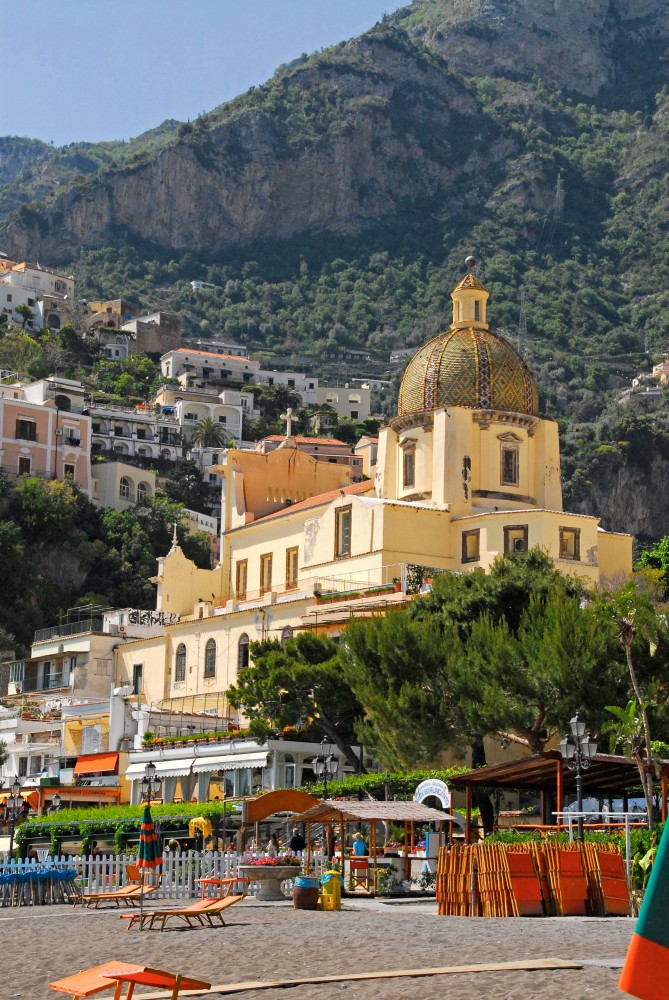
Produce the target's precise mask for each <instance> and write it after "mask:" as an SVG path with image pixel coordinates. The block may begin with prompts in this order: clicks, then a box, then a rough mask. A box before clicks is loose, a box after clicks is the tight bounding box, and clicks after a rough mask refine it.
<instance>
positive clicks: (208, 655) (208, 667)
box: [204, 639, 216, 677]
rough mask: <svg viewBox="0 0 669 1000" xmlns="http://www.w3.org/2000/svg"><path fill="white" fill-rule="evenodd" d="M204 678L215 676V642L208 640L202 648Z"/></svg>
mask: <svg viewBox="0 0 669 1000" xmlns="http://www.w3.org/2000/svg"><path fill="white" fill-rule="evenodd" d="M204 676H205V677H215V676H216V642H215V641H214V640H213V639H208V640H207V645H206V646H205V647H204Z"/></svg>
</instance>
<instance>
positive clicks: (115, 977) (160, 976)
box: [49, 962, 211, 1000]
mask: <svg viewBox="0 0 669 1000" xmlns="http://www.w3.org/2000/svg"><path fill="white" fill-rule="evenodd" d="M124 983H127V984H128V989H127V991H126V994H125V1000H131V997H132V995H133V992H134V989H135V986H137V985H138V984H139V985H144V986H155V987H158V988H159V989H168V990H172V1000H176V998H177V997H178V996H179V993H180V992H181V990H208V989H210V988H211V983H205V982H204V981H203V980H201V979H193V978H192V977H190V976H183V975H181V973H178V972H164V971H163V970H162V969H150V968H148V967H147V966H144V965H130V964H129V963H128V962H105V964H104V965H96V966H95V967H94V968H92V969H85V970H84V971H83V972H76V973H75V974H74V975H73V976H66V978H65V979H58V980H57V981H56V982H55V983H50V984H49V985H50V986H51V989H52V990H58V991H59V992H60V993H68V994H69V996H70V997H71V998H72V1000H79V998H81V997H90V996H94V994H96V993H103V992H104V991H105V990H111V989H113V990H114V1000H121V991H122V989H123V984H124Z"/></svg>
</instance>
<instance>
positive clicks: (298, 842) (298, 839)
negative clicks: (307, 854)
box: [288, 826, 307, 854]
mask: <svg viewBox="0 0 669 1000" xmlns="http://www.w3.org/2000/svg"><path fill="white" fill-rule="evenodd" d="M306 846H307V842H306V840H305V839H304V837H303V836H302V834H301V833H300V831H299V830H298V828H297V827H296V826H295V827H293V833H292V835H291V838H290V840H289V841H288V847H289V848H290V851H291V853H292V854H297V852H298V851H303V850H304V849H305V847H306Z"/></svg>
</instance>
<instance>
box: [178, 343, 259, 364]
mask: <svg viewBox="0 0 669 1000" xmlns="http://www.w3.org/2000/svg"><path fill="white" fill-rule="evenodd" d="M169 353H170V354H201V355H203V356H204V357H205V358H223V359H224V360H226V361H246V362H247V364H248V363H249V362H251V364H256V365H257V364H258V362H257V361H251V359H250V358H242V357H240V356H239V355H238V354H217V353H216V351H191V350H190V349H189V348H187V347H178V348H177V349H176V350H175V351H170V352H169Z"/></svg>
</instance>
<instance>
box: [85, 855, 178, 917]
mask: <svg viewBox="0 0 669 1000" xmlns="http://www.w3.org/2000/svg"><path fill="white" fill-rule="evenodd" d="M125 876H126V885H124V886H121V887H120V888H118V889H114V890H112V891H110V892H88V893H82V895H81V897H80V898H79V899H72V903H73V904H74V905H76V904H77V903H78V902H80V903H82V904H83V905H84V906H86V907H90V906H93V907H94V909H96V910H97V908H98V907H99V906H100V904H101V903H115V904H116V906H117V907H119V906H121V905H125V906H135V905H136V904H137V903H139V898H140V895H144V896H145V897H146V896H149V895H151V893H153V892H156V891H157V889H159V888H160V887H159V886H157V885H145V886H144V887H142V876H141V873H140V870H139V868H138V867H137V865H126V866H125Z"/></svg>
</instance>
